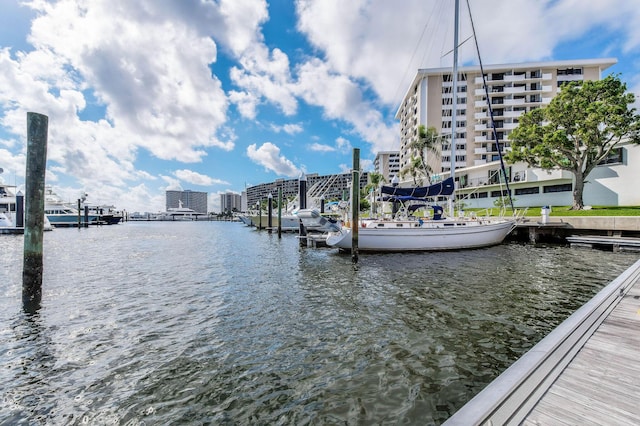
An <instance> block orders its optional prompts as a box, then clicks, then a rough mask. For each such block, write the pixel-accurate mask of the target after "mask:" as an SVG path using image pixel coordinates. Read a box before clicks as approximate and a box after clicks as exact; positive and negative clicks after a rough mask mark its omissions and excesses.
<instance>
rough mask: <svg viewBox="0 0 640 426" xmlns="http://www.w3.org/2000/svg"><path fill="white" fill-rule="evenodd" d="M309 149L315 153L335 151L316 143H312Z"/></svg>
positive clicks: (330, 147) (332, 148)
mask: <svg viewBox="0 0 640 426" xmlns="http://www.w3.org/2000/svg"><path fill="white" fill-rule="evenodd" d="M309 149H310V150H311V151H316V152H333V151H335V150H336V149H335V148H334V147H332V146H329V145H324V144H321V143H317V142H315V143H312V144H311V145H309Z"/></svg>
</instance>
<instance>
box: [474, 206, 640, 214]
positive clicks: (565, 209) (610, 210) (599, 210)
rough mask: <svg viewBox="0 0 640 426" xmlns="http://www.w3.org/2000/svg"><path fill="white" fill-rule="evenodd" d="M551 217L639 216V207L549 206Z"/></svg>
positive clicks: (495, 211) (536, 210) (537, 210)
mask: <svg viewBox="0 0 640 426" xmlns="http://www.w3.org/2000/svg"><path fill="white" fill-rule="evenodd" d="M516 209H518V207H516ZM540 209H541V207H529V208H528V210H527V213H526V215H525V216H540ZM473 210H475V211H477V212H478V214H485V212H486V209H473ZM498 214H500V211H499V209H498V208H493V209H491V215H492V216H496V215H498ZM505 215H506V216H509V215H511V209H507V212H506V214H505ZM551 216H640V206H631V207H615V206H592V207H591V208H590V209H587V210H571V206H557V207H556V206H551Z"/></svg>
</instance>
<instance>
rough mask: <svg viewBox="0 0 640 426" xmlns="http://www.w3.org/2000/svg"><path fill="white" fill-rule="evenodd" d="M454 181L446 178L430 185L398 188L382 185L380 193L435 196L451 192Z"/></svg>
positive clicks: (401, 195) (400, 195) (402, 195)
mask: <svg viewBox="0 0 640 426" xmlns="http://www.w3.org/2000/svg"><path fill="white" fill-rule="evenodd" d="M453 190H454V183H453V178H447V179H445V180H443V181H442V182H438V183H435V184H433V185H430V186H417V187H414V188H400V187H399V186H395V187H394V186H383V187H382V193H383V194H389V195H393V196H396V197H419V198H426V197H437V196H439V195H451V194H453Z"/></svg>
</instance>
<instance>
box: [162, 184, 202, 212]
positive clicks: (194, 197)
mask: <svg viewBox="0 0 640 426" xmlns="http://www.w3.org/2000/svg"><path fill="white" fill-rule="evenodd" d="M207 198H208V194H207V193H206V192H199V191H191V190H188V189H187V190H186V191H167V192H166V208H167V210H168V209H170V208H178V207H180V206H182V207H185V208H188V209H192V210H194V211H195V212H196V213H203V214H206V213H208V203H207Z"/></svg>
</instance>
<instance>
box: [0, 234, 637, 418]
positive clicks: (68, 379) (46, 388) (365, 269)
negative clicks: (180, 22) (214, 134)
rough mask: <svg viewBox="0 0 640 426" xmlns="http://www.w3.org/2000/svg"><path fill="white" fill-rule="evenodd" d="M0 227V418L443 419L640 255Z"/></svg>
mask: <svg viewBox="0 0 640 426" xmlns="http://www.w3.org/2000/svg"><path fill="white" fill-rule="evenodd" d="M22 244H23V242H22V236H9V235H3V236H1V237H0V253H2V262H1V265H2V269H1V271H0V292H1V294H2V298H1V299H0V300H1V301H0V303H1V304H0V356H1V359H2V369H1V370H0V395H1V399H2V400H1V401H0V404H1V406H0V423H1V424H25V425H26V424H29V425H31V424H53V425H57V424H65V425H66V424H126V425H138V424H216V425H218V424H220V425H244V424H283V425H284V424H296V425H300V424H302V425H304V424H313V425H316V424H354V425H355V424H420V425H425V424H439V423H441V422H442V421H444V420H445V419H446V418H447V417H449V416H450V415H451V414H452V413H453V412H455V411H456V410H457V409H458V408H460V407H461V406H462V405H464V403H465V402H466V401H468V400H469V399H470V398H471V397H472V396H473V395H475V394H476V393H477V392H478V391H480V390H481V389H482V388H483V387H484V386H485V385H486V384H487V383H489V382H490V381H491V380H493V379H494V378H495V377H497V375H498V374H500V372H502V371H504V370H505V369H506V368H507V367H508V366H509V365H510V364H511V363H512V362H513V361H515V360H516V359H517V358H518V357H519V356H521V355H522V354H523V353H524V352H526V351H527V350H528V349H529V348H530V347H531V346H533V345H534V344H535V343H536V342H537V341H539V340H540V339H541V338H542V337H544V336H545V335H546V334H547V333H548V332H549V331H550V330H552V329H553V328H554V327H555V326H556V325H557V324H559V323H560V322H561V321H562V320H563V319H565V318H566V317H567V316H568V315H570V314H571V313H572V312H573V311H574V310H575V309H577V308H578V307H579V306H581V305H582V304H583V303H584V302H585V301H587V300H589V299H590V298H591V297H592V296H593V295H594V294H595V293H596V292H597V291H598V290H600V289H601V288H602V287H603V286H604V285H606V284H607V283H608V282H610V281H611V280H612V279H614V278H615V277H616V276H617V275H619V274H620V273H621V272H622V271H624V270H625V269H626V268H627V267H629V266H630V265H631V264H633V263H634V262H635V261H636V259H637V255H634V254H628V253H611V252H602V251H595V250H593V251H592V250H578V249H570V248H567V247H559V246H533V245H521V244H515V243H514V244H504V245H501V246H497V247H492V248H488V249H481V250H472V251H461V252H451V253H417V254H380V255H376V254H361V255H360V263H359V267H358V268H357V269H355V268H353V266H352V264H351V259H350V256H348V255H339V254H338V253H337V252H336V251H334V250H331V249H307V248H300V247H299V245H298V240H297V238H296V236H295V235H291V234H289V235H283V237H282V238H281V239H278V237H277V235H276V234H273V235H269V234H267V233H266V232H257V231H255V230H252V229H249V228H246V227H244V226H243V225H240V224H238V223H229V222H185V223H167V222H144V223H135V222H129V223H126V224H121V225H116V226H105V227H96V228H90V229H81V230H78V229H58V230H55V231H53V232H49V233H46V234H45V243H44V251H45V256H44V285H43V306H42V308H41V309H40V311H39V312H38V313H37V314H34V315H29V314H26V313H23V311H22V307H21V270H22V262H21V255H22Z"/></svg>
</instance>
